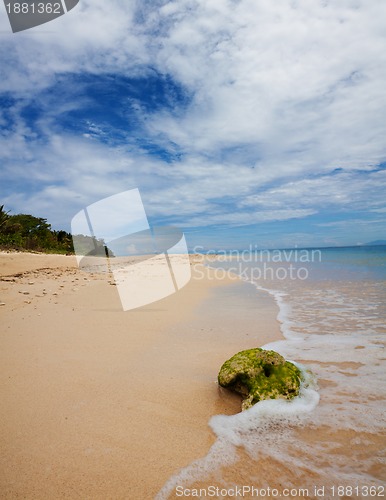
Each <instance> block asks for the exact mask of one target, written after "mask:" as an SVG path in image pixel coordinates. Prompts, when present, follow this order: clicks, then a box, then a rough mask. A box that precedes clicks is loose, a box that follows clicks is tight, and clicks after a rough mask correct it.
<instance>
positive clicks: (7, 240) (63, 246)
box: [0, 205, 74, 253]
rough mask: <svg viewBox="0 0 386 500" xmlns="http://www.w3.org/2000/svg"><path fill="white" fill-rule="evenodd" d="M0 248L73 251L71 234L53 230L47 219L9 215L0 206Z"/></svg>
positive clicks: (54, 251)
mask: <svg viewBox="0 0 386 500" xmlns="http://www.w3.org/2000/svg"><path fill="white" fill-rule="evenodd" d="M0 248H1V249H3V250H28V251H36V252H47V253H74V247H73V243H72V236H71V234H70V233H67V232H66V231H53V230H52V229H51V224H48V222H47V219H43V218H41V217H34V216H33V215H28V214H17V215H10V214H9V212H8V211H6V210H4V205H1V206H0Z"/></svg>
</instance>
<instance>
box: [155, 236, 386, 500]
mask: <svg viewBox="0 0 386 500" xmlns="http://www.w3.org/2000/svg"><path fill="white" fill-rule="evenodd" d="M208 265H210V266H211V267H212V268H214V269H215V270H216V272H217V273H219V278H220V274H221V273H224V272H227V273H229V272H231V273H234V274H238V275H240V276H241V277H242V279H244V280H246V281H249V282H251V283H253V284H254V285H255V287H256V300H259V296H261V295H260V294H263V293H265V294H267V293H268V294H270V295H271V296H272V298H273V299H274V300H275V301H276V303H277V305H278V308H279V314H278V321H279V323H280V328H281V331H282V333H283V337H284V339H283V340H280V341H277V342H274V343H270V344H267V345H264V346H262V347H264V348H266V349H274V350H275V351H277V352H279V353H280V354H282V355H283V356H284V357H285V358H286V359H288V360H291V361H293V362H295V363H297V364H298V365H299V366H300V367H301V368H302V370H303V373H304V376H305V381H304V383H303V385H302V389H301V392H300V395H299V396H298V397H297V398H295V399H294V400H292V401H284V400H274V401H271V400H270V401H262V402H259V403H257V404H256V405H255V406H253V407H252V408H251V409H250V410H248V411H245V412H242V413H238V414H236V415H231V416H226V415H214V416H213V417H212V418H211V419H210V421H209V423H208V424H209V426H210V428H211V429H212V431H213V433H214V434H215V435H216V437H217V440H216V442H215V444H214V445H213V446H212V447H211V449H210V450H209V452H208V454H207V456H206V457H204V458H201V459H197V460H196V461H195V462H193V463H192V464H190V465H189V466H188V467H186V468H184V469H182V470H181V471H179V472H177V473H176V475H175V476H173V477H172V478H170V479H169V481H168V482H167V483H166V484H165V486H164V487H163V488H162V490H161V491H160V492H159V494H158V495H157V498H158V499H165V498H171V495H172V494H173V495H175V496H173V498H175V497H179V496H181V497H182V496H195V497H196V498H206V497H213V498H285V497H287V498H327V499H332V498H368V497H374V498H383V497H385V495H386V493H385V480H386V463H385V444H386V439H385V437H386V434H385V415H386V404H385V387H386V375H385V354H386V353H385V333H386V246H374V247H352V248H351V247H347V248H327V249H324V248H322V249H319V250H318V249H292V253H291V250H280V251H279V250H275V251H264V252H260V251H257V250H253V251H251V250H249V251H248V252H243V253H241V252H239V253H238V252H232V253H231V254H228V255H222V256H221V255H217V256H216V257H214V256H213V257H212V258H210V259H209V263H208ZM256 346H259V343H258V339H256ZM177 487H178V488H180V489H179V490H176V488H177ZM179 493H181V494H179Z"/></svg>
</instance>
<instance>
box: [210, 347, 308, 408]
mask: <svg viewBox="0 0 386 500" xmlns="http://www.w3.org/2000/svg"><path fill="white" fill-rule="evenodd" d="M301 378H302V375H301V371H300V370H299V368H297V367H296V366H295V365H294V364H293V363H290V362H289V361H286V360H285V359H284V358H283V356H281V355H280V354H278V353H277V352H275V351H266V350H264V349H261V348H255V349H247V350H245V351H241V352H239V353H237V354H235V355H234V356H232V357H231V358H230V359H228V361H225V363H224V364H223V365H222V367H221V369H220V372H219V374H218V383H219V384H220V385H221V387H226V388H227V389H230V390H233V391H235V392H237V393H239V394H241V395H242V396H244V398H245V399H244V400H243V402H242V407H241V408H242V410H247V409H248V408H250V407H251V406H253V405H254V404H255V403H257V402H258V401H260V400H262V399H277V398H284V399H292V398H294V397H295V396H297V395H298V394H299V388H300V381H301Z"/></svg>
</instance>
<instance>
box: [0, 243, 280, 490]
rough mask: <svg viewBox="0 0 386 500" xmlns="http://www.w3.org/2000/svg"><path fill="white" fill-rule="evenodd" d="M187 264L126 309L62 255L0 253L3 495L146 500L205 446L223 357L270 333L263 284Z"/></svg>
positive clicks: (218, 407)
mask: <svg viewBox="0 0 386 500" xmlns="http://www.w3.org/2000/svg"><path fill="white" fill-rule="evenodd" d="M193 264H194V263H193ZM192 270H193V278H192V280H191V281H190V282H189V284H188V285H186V286H185V287H184V288H183V289H182V290H180V291H179V292H178V293H177V294H174V295H171V296H169V297H166V298H165V299H162V300H160V301H158V302H155V303H153V304H150V305H147V306H144V307H141V308H138V309H135V310H131V311H126V312H124V311H122V308H121V305H120V302H119V299H118V294H117V290H116V286H114V284H113V283H112V281H111V280H108V279H107V276H106V275H96V274H90V273H86V272H84V271H80V270H78V269H77V267H76V261H75V258H74V257H67V256H52V255H49V256H45V255H31V254H23V253H21V254H16V253H2V254H0V274H1V281H0V303H2V304H3V305H1V306H0V321H1V330H0V364H1V370H0V377H1V395H2V405H1V409H0V443H1V449H2V454H1V467H0V468H1V472H0V489H1V492H2V493H1V496H2V498H9V499H10V498H29V499H35V498H39V499H44V498H55V499H61V498H71V499H72V498H82V499H99V498H100V499H102V498H103V499H106V498H114V499H131V498H136V499H140V500H141V499H148V498H149V499H150V498H153V497H154V496H155V495H156V493H157V492H158V491H159V490H160V488H161V487H162V486H163V485H164V483H165V482H166V481H167V480H168V478H169V477H170V476H171V475H173V474H174V473H175V472H177V471H178V469H179V468H181V467H184V466H186V465H188V464H190V463H191V462H192V461H193V460H195V459H197V458H199V457H202V456H205V455H206V453H207V451H208V449H209V448H210V446H211V445H212V444H213V442H214V441H215V438H214V435H213V433H212V432H211V430H210V429H209V427H208V420H209V418H210V417H211V416H212V415H215V414H219V413H224V414H233V413H236V412H238V411H239V410H240V399H239V398H238V397H236V396H233V395H232V394H230V393H228V392H227V391H224V390H220V389H219V388H218V385H217V382H216V378H217V373H218V370H219V368H220V366H221V364H222V363H223V362H224V361H225V360H226V359H227V358H229V357H230V356H231V355H233V354H234V353H235V352H237V351H239V350H242V349H246V348H250V347H258V346H261V345H263V344H265V343H267V342H271V341H274V340H276V339H279V338H281V334H280V330H279V325H278V323H277V321H276V316H277V312H278V311H277V307H276V305H275V303H274V301H273V299H272V297H270V296H268V295H266V294H264V293H263V292H256V290H255V288H254V287H252V286H251V285H248V284H245V283H240V281H238V280H237V281H236V280H229V279H228V280H215V279H213V275H211V270H204V268H203V267H202V266H200V265H199V264H196V265H192ZM203 275H204V277H203Z"/></svg>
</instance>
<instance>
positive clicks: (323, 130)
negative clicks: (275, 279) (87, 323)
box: [0, 0, 386, 249]
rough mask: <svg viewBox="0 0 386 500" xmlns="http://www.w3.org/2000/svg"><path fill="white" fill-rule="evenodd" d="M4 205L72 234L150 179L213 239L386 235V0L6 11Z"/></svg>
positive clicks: (0, 193)
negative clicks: (20, 18)
mask: <svg viewBox="0 0 386 500" xmlns="http://www.w3.org/2000/svg"><path fill="white" fill-rule="evenodd" d="M0 73H1V78H0V162H1V163H0V169H1V170H0V172H1V178H0V204H3V203H4V204H5V205H6V208H7V209H9V210H11V212H12V213H20V212H22V213H31V214H33V215H36V216H40V217H45V218H47V219H48V221H49V222H50V223H51V224H52V226H53V228H55V229H66V230H69V228H70V222H71V219H72V217H73V216H74V215H75V214H76V213H77V212H78V211H79V210H80V209H82V208H83V207H85V206H87V205H88V204H90V203H93V202H96V201H98V200H100V199H102V198H104V197H107V196H110V195H113V194H115V193H119V192H121V191H124V190H129V189H133V188H139V190H140V192H141V195H142V200H143V203H144V205H145V209H146V213H147V216H148V218H149V221H150V223H151V224H153V225H156V226H160V225H165V224H172V225H177V226H179V227H180V228H182V229H183V230H184V231H185V234H186V239H187V241H188V245H189V246H190V247H191V248H193V247H194V246H195V245H203V246H205V247H207V248H217V249H219V248H244V247H246V246H248V245H249V244H252V245H257V246H258V247H262V248H264V247H269V248H275V247H276V248H277V247H284V246H295V245H297V246H299V247H301V246H311V245H312V246H334V245H349V244H357V243H363V242H368V241H371V240H376V239H386V202H385V200H386V196H385V194H386V92H385V88H386V2H380V1H379V0H339V1H334V2H333V1H329V0H275V1H272V0H175V1H167V0H152V1H149V0H138V1H136V0H108V1H106V0H80V2H79V4H78V5H77V6H76V7H75V8H74V9H73V10H71V11H70V12H69V13H67V14H66V15H64V16H62V17H60V18H58V19H56V20H54V21H52V22H50V23H48V24H45V25H42V26H40V27H36V28H34V29H31V30H27V31H24V32H20V33H15V34H13V33H12V31H11V29H10V26H9V23H8V19H7V16H6V12H5V8H4V5H3V4H2V5H1V6H0Z"/></svg>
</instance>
